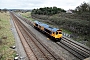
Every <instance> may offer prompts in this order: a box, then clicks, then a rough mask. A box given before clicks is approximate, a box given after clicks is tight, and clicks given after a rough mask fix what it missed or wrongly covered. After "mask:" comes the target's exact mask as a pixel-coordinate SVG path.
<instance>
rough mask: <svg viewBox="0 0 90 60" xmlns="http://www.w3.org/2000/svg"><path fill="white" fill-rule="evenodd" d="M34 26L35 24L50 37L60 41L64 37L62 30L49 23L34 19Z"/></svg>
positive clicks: (35, 26)
mask: <svg viewBox="0 0 90 60" xmlns="http://www.w3.org/2000/svg"><path fill="white" fill-rule="evenodd" d="M33 26H34V28H36V29H38V30H40V31H42V32H44V33H45V34H47V35H49V36H50V38H51V39H53V40H55V41H60V40H61V38H62V30H60V29H57V28H53V27H50V26H49V25H47V24H45V23H42V22H39V21H34V23H33Z"/></svg>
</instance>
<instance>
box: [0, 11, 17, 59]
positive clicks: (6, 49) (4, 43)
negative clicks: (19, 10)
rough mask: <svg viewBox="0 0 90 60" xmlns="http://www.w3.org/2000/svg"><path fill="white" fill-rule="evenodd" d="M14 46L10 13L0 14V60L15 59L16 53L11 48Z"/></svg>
mask: <svg viewBox="0 0 90 60" xmlns="http://www.w3.org/2000/svg"><path fill="white" fill-rule="evenodd" d="M14 44H15V40H14V37H13V34H12V32H11V25H10V15H9V12H6V13H5V12H2V13H1V12H0V60H13V59H14V56H15V54H16V52H15V51H14V50H12V49H11V48H10V47H11V46H13V45H14Z"/></svg>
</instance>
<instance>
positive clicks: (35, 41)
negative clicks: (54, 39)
mask: <svg viewBox="0 0 90 60" xmlns="http://www.w3.org/2000/svg"><path fill="white" fill-rule="evenodd" d="M11 14H12V16H13V19H14V21H15V24H16V25H17V26H18V28H19V30H20V32H21V34H22V36H23V37H24V39H25V40H24V42H25V41H26V43H24V42H23V41H22V44H23V45H26V44H28V46H29V47H28V48H26V47H25V49H29V48H30V49H31V51H32V52H33V54H34V55H33V56H35V57H34V59H37V60H62V58H60V57H59V56H57V55H56V54H55V53H54V52H53V51H51V50H50V49H49V48H48V47H47V46H45V45H44V44H43V43H42V42H41V41H40V40H39V38H37V37H36V36H35V35H34V34H33V33H32V32H31V31H30V30H29V29H28V28H27V27H26V26H25V25H24V24H23V23H22V22H21V21H20V20H19V19H18V18H17V17H16V15H15V14H14V13H11ZM25 51H26V53H27V55H28V57H29V54H30V53H29V54H28V52H29V50H25ZM29 58H30V57H29Z"/></svg>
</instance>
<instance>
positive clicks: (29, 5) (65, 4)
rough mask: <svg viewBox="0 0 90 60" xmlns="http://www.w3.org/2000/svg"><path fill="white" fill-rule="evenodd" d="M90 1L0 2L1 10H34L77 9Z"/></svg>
mask: <svg viewBox="0 0 90 60" xmlns="http://www.w3.org/2000/svg"><path fill="white" fill-rule="evenodd" d="M89 1H90V0H0V9H4V8H7V9H34V8H41V7H53V6H56V7H58V8H63V9H65V10H68V9H75V8H76V7H77V6H79V5H80V4H81V3H83V2H89Z"/></svg>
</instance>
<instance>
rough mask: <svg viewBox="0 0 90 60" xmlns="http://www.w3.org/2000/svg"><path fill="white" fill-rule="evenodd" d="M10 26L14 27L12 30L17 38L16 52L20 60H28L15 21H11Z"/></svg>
mask: <svg viewBox="0 0 90 60" xmlns="http://www.w3.org/2000/svg"><path fill="white" fill-rule="evenodd" d="M10 24H11V26H12V27H11V30H12V33H13V35H14V38H15V46H16V49H15V50H16V52H17V54H19V60H28V58H27V55H26V53H25V50H24V48H23V46H22V43H21V41H20V38H19V36H18V33H17V31H16V28H15V26H14V23H13V20H10Z"/></svg>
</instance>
